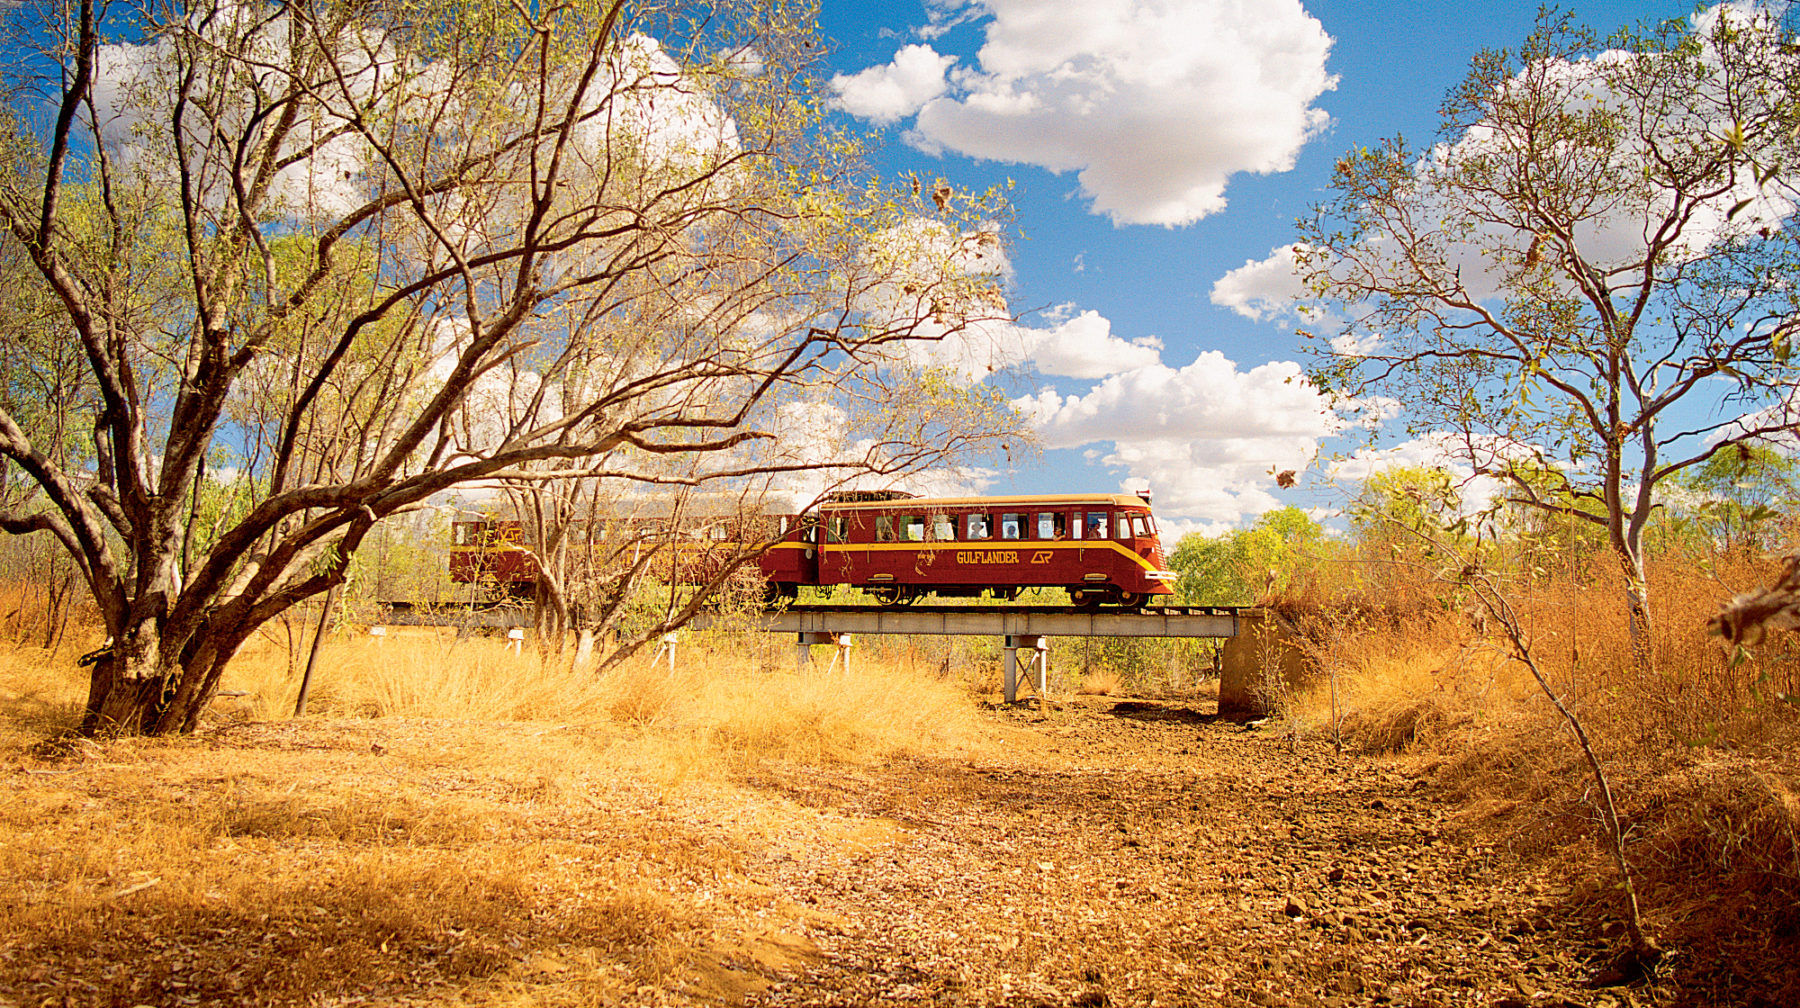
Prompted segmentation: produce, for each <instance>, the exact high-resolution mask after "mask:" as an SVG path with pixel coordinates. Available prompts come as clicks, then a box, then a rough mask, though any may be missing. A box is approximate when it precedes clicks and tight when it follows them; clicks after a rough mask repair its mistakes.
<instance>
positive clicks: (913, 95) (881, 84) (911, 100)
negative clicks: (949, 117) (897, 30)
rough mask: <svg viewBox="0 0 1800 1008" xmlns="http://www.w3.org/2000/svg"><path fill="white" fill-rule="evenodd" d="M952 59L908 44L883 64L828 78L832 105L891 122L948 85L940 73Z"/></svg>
mask: <svg viewBox="0 0 1800 1008" xmlns="http://www.w3.org/2000/svg"><path fill="white" fill-rule="evenodd" d="M955 62H956V57H954V56H941V55H939V54H938V52H937V50H935V49H933V48H931V47H930V46H928V45H909V46H907V47H906V48H904V49H902V50H900V51H899V52H898V53H895V54H894V61H893V62H892V63H889V64H887V65H886V66H878V67H870V68H868V69H867V70H864V71H862V72H860V73H855V74H849V75H845V74H838V75H837V76H835V77H833V78H831V90H832V91H833V93H835V94H836V95H837V100H836V102H835V104H836V105H837V107H838V108H841V109H843V110H844V111H846V112H848V113H850V114H851V115H853V116H858V117H860V118H863V119H870V120H873V121H875V122H878V123H890V122H893V121H894V120H896V119H899V118H900V117H902V116H909V115H912V114H913V113H915V112H917V111H918V110H919V106H921V105H923V104H925V103H926V102H928V101H930V100H931V99H933V98H936V97H937V96H938V95H941V94H943V93H944V90H945V89H946V88H948V87H949V84H948V83H947V82H946V81H945V80H944V73H945V71H947V70H949V69H950V65H951V64H952V63H955Z"/></svg>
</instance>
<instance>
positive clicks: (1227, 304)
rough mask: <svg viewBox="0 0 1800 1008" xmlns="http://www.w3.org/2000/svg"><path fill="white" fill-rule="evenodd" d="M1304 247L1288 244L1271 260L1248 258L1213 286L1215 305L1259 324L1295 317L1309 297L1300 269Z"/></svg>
mask: <svg viewBox="0 0 1800 1008" xmlns="http://www.w3.org/2000/svg"><path fill="white" fill-rule="evenodd" d="M1304 248H1305V246H1301V245H1288V246H1285V247H1283V248H1278V249H1275V250H1273V251H1271V252H1270V253H1269V257H1268V258H1267V259H1246V260H1245V261H1244V265H1242V266H1239V267H1238V268H1237V269H1234V270H1232V271H1231V272H1229V273H1227V274H1225V275H1224V276H1222V277H1220V278H1219V279H1218V280H1217V281H1215V282H1214V283H1213V287H1212V303H1213V304H1216V305H1218V306H1219V307H1221V308H1230V309H1231V310H1232V311H1234V312H1237V313H1238V314H1239V315H1242V316H1244V317H1245V318H1247V319H1251V320H1252V321H1256V322H1261V321H1264V320H1265V319H1267V320H1279V319H1287V318H1292V317H1294V313H1295V308H1296V306H1298V305H1299V304H1300V303H1301V302H1302V301H1303V300H1304V299H1305V296H1306V285H1305V284H1304V283H1303V282H1301V279H1300V273H1299V269H1298V266H1297V256H1298V255H1299V254H1300V253H1301V252H1302V251H1303V250H1304Z"/></svg>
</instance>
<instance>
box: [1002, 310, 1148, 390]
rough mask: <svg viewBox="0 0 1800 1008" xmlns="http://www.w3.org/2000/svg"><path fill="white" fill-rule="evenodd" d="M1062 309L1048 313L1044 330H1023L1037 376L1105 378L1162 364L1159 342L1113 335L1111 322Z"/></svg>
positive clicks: (1029, 358)
mask: <svg viewBox="0 0 1800 1008" xmlns="http://www.w3.org/2000/svg"><path fill="white" fill-rule="evenodd" d="M1070 311H1072V307H1071V306H1069V305H1063V306H1061V307H1060V308H1059V309H1057V310H1056V311H1055V312H1053V313H1051V315H1050V319H1051V321H1052V322H1053V325H1051V327H1050V328H1048V329H1026V330H1024V336H1023V338H1022V340H1021V342H1022V344H1023V346H1024V351H1025V355H1026V358H1027V359H1028V360H1030V361H1031V363H1032V364H1034V365H1035V366H1036V368H1037V371H1038V373H1040V374H1045V375H1055V376H1058V377H1064V378H1105V377H1107V376H1109V375H1115V374H1118V373H1119V372H1121V371H1130V370H1133V369H1136V368H1144V367H1150V366H1152V365H1156V364H1160V363H1162V341H1161V340H1159V339H1157V338H1156V337H1154V336H1144V337H1140V338H1138V339H1134V340H1126V339H1122V338H1120V337H1118V336H1115V335H1113V331H1112V322H1111V321H1110V320H1109V319H1107V318H1106V316H1104V315H1101V314H1100V313H1099V312H1095V311H1084V312H1081V313H1079V314H1075V315H1073V316H1071V315H1070V314H1069V312H1070Z"/></svg>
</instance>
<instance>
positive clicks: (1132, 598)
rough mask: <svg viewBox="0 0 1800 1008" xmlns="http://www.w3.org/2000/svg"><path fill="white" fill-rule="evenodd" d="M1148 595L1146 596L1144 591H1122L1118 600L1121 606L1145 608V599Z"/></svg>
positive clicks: (1133, 608) (1125, 607)
mask: <svg viewBox="0 0 1800 1008" xmlns="http://www.w3.org/2000/svg"><path fill="white" fill-rule="evenodd" d="M1146 597H1147V596H1145V595H1144V593H1143V592H1120V593H1119V594H1118V597H1117V601H1118V603H1119V608H1121V609H1131V610H1133V611H1136V610H1138V609H1142V608H1144V600H1145V598H1146Z"/></svg>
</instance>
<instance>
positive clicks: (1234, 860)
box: [757, 698, 1653, 1006]
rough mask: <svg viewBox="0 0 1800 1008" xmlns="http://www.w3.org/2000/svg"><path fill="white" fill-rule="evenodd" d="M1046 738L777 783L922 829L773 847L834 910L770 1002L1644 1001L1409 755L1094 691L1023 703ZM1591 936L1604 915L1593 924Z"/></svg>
mask: <svg viewBox="0 0 1800 1008" xmlns="http://www.w3.org/2000/svg"><path fill="white" fill-rule="evenodd" d="M1001 716H1003V717H1007V718H1008V719H1010V720H1012V721H1014V722H1016V723H1019V724H1020V725H1021V726H1023V727H1025V728H1027V729H1029V730H1030V731H1032V732H1033V733H1035V734H1037V735H1040V736H1041V737H1042V738H1043V742H1044V744H1043V746H1042V748H1041V749H1034V750H1033V751H1029V752H1021V753H1019V755H1018V757H1017V758H1016V759H1013V760H1008V761H1005V762H997V763H992V764H989V765H977V766H955V765H947V764H939V763H931V762H913V763H909V764H906V765H901V766H892V767H887V768H883V769H882V770H881V771H880V772H867V773H854V774H846V773H841V772H840V773H815V774H786V775H771V776H770V778H769V779H768V780H767V781H766V782H765V783H766V784H767V786H769V787H774V788H779V789H781V790H783V791H785V792H786V793H788V794H791V795H793V796H795V797H797V798H799V799H800V800H803V801H806V802H809V803H812V804H815V805H818V806H820V807H825V808H831V809H835V810H838V811H840V812H844V813H847V814H853V815H858V816H866V817H871V818H881V819H888V820H893V821H895V822H898V823H900V824H902V825H903V827H904V829H905V835H904V836H903V837H901V838H898V839H897V840H896V841H895V842H894V843H893V844H891V845H889V846H886V847H884V848H880V849H877V850H872V851H868V852H864V853H861V854H857V855H854V856H848V857H846V856H837V855H833V854H832V853H830V852H825V851H820V852H817V853H816V855H815V856H813V857H809V858H794V857H787V856H776V857H772V858H770V859H768V861H767V863H766V865H763V866H759V870H760V873H761V874H763V875H764V876H765V877H766V878H767V879H768V880H769V882H770V884H772V885H775V886H778V887H780V888H781V889H783V890H785V891H787V892H789V893H790V894H797V895H798V897H799V898H800V899H802V900H803V901H805V902H807V903H809V904H811V905H814V906H817V907H818V908H820V909H822V910H824V911H826V912H827V913H828V914H829V915H830V916H829V920H830V921H832V924H830V925H828V926H822V927H814V928H811V929H810V930H809V933H808V937H809V938H810V939H811V940H812V941H814V942H816V944H817V946H818V950H819V951H818V955H817V957H816V958H813V959H810V960H808V961H806V962H805V964H804V968H802V969H800V970H799V971H797V972H796V973H795V975H793V976H791V977H788V978H785V979H783V980H782V981H781V982H779V983H777V984H775V985H774V986H772V987H771V988H770V989H769V990H767V991H766V992H764V993H763V994H762V995H761V996H760V997H759V998H758V1000H757V1003H759V1004H765V1005H864V1004H956V1005H962V1004H967V1005H998V1004H1007V1005H1184V1004H1230V1005H1238V1004H1251V1005H1270V1006H1272V1005H1321V1006H1325V1005H1383V1004H1393V1005H1465V1004H1467V1005H1508V1006H1511V1005H1517V1004H1527V1005H1560V1004H1564V1003H1569V1004H1576V1005H1596V1006H1600V1005H1634V1004H1648V1003H1651V1002H1652V1000H1653V998H1652V995H1651V993H1650V992H1647V991H1643V990H1629V989H1628V990H1616V989H1615V990H1608V991H1595V990H1590V989H1587V988H1586V987H1585V983H1586V981H1588V980H1589V979H1590V977H1591V976H1592V975H1593V973H1594V972H1595V970H1596V968H1597V964H1600V963H1603V961H1604V953H1605V950H1606V948H1607V947H1608V945H1609V944H1610V943H1609V942H1608V941H1607V940H1606V939H1605V937H1604V936H1603V935H1600V934H1583V933H1582V931H1583V927H1582V925H1581V923H1580V922H1578V921H1574V920H1570V919H1569V918H1568V916H1567V914H1566V913H1564V912H1563V911H1561V910H1560V909H1559V908H1560V907H1562V906H1563V905H1564V903H1565V902H1566V898H1567V897H1568V896H1569V895H1570V890H1569V889H1568V888H1567V887H1566V886H1562V885H1559V884H1558V883H1557V881H1556V880H1554V879H1549V878H1542V877H1536V876H1534V875H1533V874H1532V873H1531V872H1529V871H1527V870H1525V869H1524V868H1523V867H1522V866H1521V865H1519V864H1518V863H1517V862H1515V861H1514V859H1512V858H1511V857H1509V856H1508V854H1507V852H1506V851H1505V850H1503V849H1496V848H1495V847H1493V846H1490V845H1487V844H1482V843H1478V842H1475V841H1473V840H1471V839H1470V838H1469V837H1468V836H1467V835H1466V834H1465V832H1464V831H1463V830H1461V829H1460V828H1459V827H1458V825H1457V820H1456V817H1455V815H1454V814H1453V811H1452V810H1451V809H1448V808H1446V807H1444V806H1442V805H1440V804H1439V803H1438V802H1437V801H1435V800H1434V799H1433V797H1432V795H1431V793H1430V792H1429V791H1428V790H1427V788H1426V786H1425V785H1424V784H1422V783H1420V782H1417V781H1415V780H1412V779H1410V778H1409V777H1408V775H1407V773H1406V772H1405V771H1404V770H1403V769H1402V768H1401V767H1400V766H1399V765H1397V764H1383V763H1371V762H1370V761H1368V760H1356V759H1350V758H1340V757H1334V756H1333V755H1332V753H1331V750H1330V748H1329V747H1328V746H1324V745H1321V744H1319V743H1316V742H1311V741H1296V740H1292V739H1284V738H1278V737H1274V736H1272V735H1270V734H1268V733H1267V732H1264V731H1259V730H1253V729H1252V730H1247V729H1245V728H1244V727H1242V726H1240V725H1236V724H1232V723H1230V722H1227V721H1218V720H1215V719H1214V717H1213V716H1212V713H1211V711H1210V709H1209V705H1199V704H1187V703H1182V702H1157V701H1131V700H1117V699H1110V698H1082V699H1080V700H1078V701H1075V702H1071V703H1069V704H1065V705H1064V706H1063V707H1062V709H1060V710H1057V711H1053V712H1051V713H1050V714H1049V716H1048V717H1047V718H1046V717H1043V716H1042V715H1040V714H1038V713H1037V712H1035V711H1033V710H1030V709H1015V710H1012V711H1007V712H1003V713H1002V714H1001ZM1590 927H1591V926H1590Z"/></svg>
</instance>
